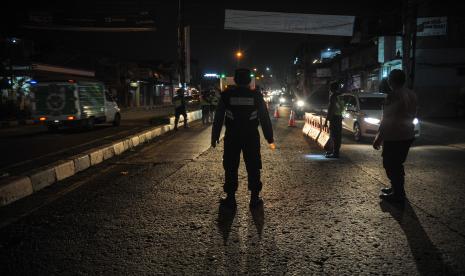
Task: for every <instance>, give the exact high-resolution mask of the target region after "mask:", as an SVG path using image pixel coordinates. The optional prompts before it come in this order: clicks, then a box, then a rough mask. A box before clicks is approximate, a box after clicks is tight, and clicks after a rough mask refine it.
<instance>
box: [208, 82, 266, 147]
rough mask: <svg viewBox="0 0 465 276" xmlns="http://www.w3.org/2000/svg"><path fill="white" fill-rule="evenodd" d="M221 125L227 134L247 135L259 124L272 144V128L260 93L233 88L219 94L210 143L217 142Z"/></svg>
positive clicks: (243, 88) (244, 88) (247, 89)
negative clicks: (224, 127)
mask: <svg viewBox="0 0 465 276" xmlns="http://www.w3.org/2000/svg"><path fill="white" fill-rule="evenodd" d="M223 124H224V125H225V126H226V129H227V132H231V133H237V134H248V133H251V132H252V131H254V132H255V131H256V130H257V127H258V125H259V124H260V125H261V127H262V130H263V135H264V136H265V139H266V140H267V141H268V143H273V141H274V140H273V128H272V126H271V120H270V116H269V114H268V110H267V108H266V104H265V101H264V100H263V96H262V94H261V93H258V92H256V91H254V90H251V89H249V88H247V87H234V88H231V89H227V90H226V91H224V92H223V93H221V98H220V99H219V103H218V107H217V109H216V113H215V120H214V122H213V129H212V141H217V140H218V139H219V137H220V134H221V129H222V127H223Z"/></svg>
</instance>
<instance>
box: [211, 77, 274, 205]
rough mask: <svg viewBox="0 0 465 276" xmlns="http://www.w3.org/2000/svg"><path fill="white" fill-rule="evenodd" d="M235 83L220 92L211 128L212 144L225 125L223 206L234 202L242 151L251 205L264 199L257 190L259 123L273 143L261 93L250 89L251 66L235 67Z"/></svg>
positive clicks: (214, 144) (214, 145) (259, 159)
mask: <svg viewBox="0 0 465 276" xmlns="http://www.w3.org/2000/svg"><path fill="white" fill-rule="evenodd" d="M234 81H235V83H236V85H237V86H236V87H232V88H228V89H227V90H226V91H224V92H223V93H221V97H220V99H219V103H218V108H217V109H216V114H215V120H214V123H213V129H212V139H211V145H212V147H216V145H217V144H218V143H219V139H220V133H221V129H222V127H223V123H224V124H225V125H226V133H225V137H224V154H223V167H224V171H225V183H224V186H223V189H224V192H225V193H226V194H227V196H226V197H225V198H222V199H221V203H222V204H225V205H226V206H230V207H235V206H236V197H235V194H236V190H237V186H238V169H239V162H240V156H241V151H242V154H243V157H244V161H245V167H246V169H247V175H248V188H249V190H250V191H251V197H250V207H251V208H255V207H258V206H259V205H261V204H262V203H263V201H262V199H261V198H260V196H259V194H260V191H261V189H262V182H261V181H260V170H261V168H262V161H261V156H260V134H259V132H258V125H259V124H260V125H261V127H262V130H263V135H264V136H265V139H266V140H267V141H268V143H269V144H273V141H274V140H273V128H272V126H271V120H270V116H269V114H268V110H267V108H266V104H265V101H264V100H263V96H262V94H261V93H257V92H256V91H255V90H251V89H250V82H251V77H250V70H249V69H237V70H236V72H235V75H234Z"/></svg>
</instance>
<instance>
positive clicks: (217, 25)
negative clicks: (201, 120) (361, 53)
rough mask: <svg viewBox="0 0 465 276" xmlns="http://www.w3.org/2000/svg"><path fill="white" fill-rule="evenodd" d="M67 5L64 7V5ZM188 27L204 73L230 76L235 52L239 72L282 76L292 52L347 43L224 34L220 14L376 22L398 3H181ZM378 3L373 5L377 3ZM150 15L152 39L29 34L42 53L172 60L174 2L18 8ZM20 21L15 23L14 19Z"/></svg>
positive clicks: (316, 38) (133, 35)
mask: <svg viewBox="0 0 465 276" xmlns="http://www.w3.org/2000/svg"><path fill="white" fill-rule="evenodd" d="M64 2H65V3H64ZM185 2H186V4H185V18H186V23H187V24H189V25H191V26H192V29H191V49H192V58H193V59H195V60H198V62H199V65H200V68H201V70H202V71H203V72H207V71H208V72H227V73H229V72H231V71H232V70H233V68H234V67H235V66H236V62H235V59H234V51H235V50H236V49H238V48H239V47H240V48H241V49H243V50H244V53H245V58H244V60H243V62H242V63H241V66H247V67H259V68H264V67H265V66H270V67H271V68H272V69H273V70H274V71H275V72H278V71H280V72H284V71H285V70H287V68H288V67H289V66H290V65H291V64H292V61H293V59H294V56H295V51H296V49H297V48H298V46H299V45H301V43H302V42H304V41H306V40H307V41H308V43H309V45H310V46H311V47H312V48H314V49H320V48H326V47H340V46H342V45H345V44H347V43H348V41H349V39H348V38H341V37H330V36H310V35H302V34H284V33H265V32H250V31H230V30H224V29H223V24H224V10H225V8H228V9H247V10H258V11H259V10H263V11H277V12H294V13H321V14H346V15H358V16H376V15H379V14H384V15H386V14H395V13H396V12H397V13H398V11H399V9H400V5H399V4H395V3H399V2H400V1H394V2H392V1H391V2H389V3H383V2H381V1H341V0H337V1H336V0H333V1H330V2H328V1H318V2H317V1H293V0H291V1H285V2H283V1H280V2H277V3H269V2H268V1H254V2H253V3H251V1H234V2H222V1H216V2H207V1H185ZM375 2H376V3H375ZM128 8H129V9H133V10H148V11H150V12H151V14H153V15H154V17H155V20H156V27H157V31H156V32H152V33H74V32H73V33H69V32H66V33H64V32H52V31H41V32H32V33H31V32H28V33H27V35H28V36H32V37H35V38H36V39H39V40H40V41H42V44H45V45H46V46H44V47H45V48H47V47H48V48H52V49H53V50H58V51H63V52H66V53H67V52H74V53H91V54H99V55H105V56H110V57H115V58H117V59H122V60H142V61H143V60H156V59H160V60H164V61H174V60H175V59H176V47H177V44H176V43H177V42H176V37H177V33H176V22H177V1H145V0H144V1H102V0H98V1H92V2H90V1H61V2H59V1H49V2H48V3H46V4H45V3H35V4H31V5H30V6H27V8H24V7H22V9H21V11H22V12H27V10H35V11H37V10H58V11H60V10H73V11H74V10H75V11H76V13H78V14H79V13H86V12H88V11H90V10H91V11H96V10H97V11H99V10H100V11H113V10H118V11H121V10H122V9H123V10H124V9H128ZM18 18H19V17H18Z"/></svg>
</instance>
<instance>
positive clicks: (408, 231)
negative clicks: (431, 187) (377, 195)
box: [380, 201, 454, 275]
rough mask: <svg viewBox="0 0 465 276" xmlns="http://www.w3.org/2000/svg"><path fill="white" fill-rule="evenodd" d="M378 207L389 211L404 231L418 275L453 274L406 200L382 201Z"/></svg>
mask: <svg viewBox="0 0 465 276" xmlns="http://www.w3.org/2000/svg"><path fill="white" fill-rule="evenodd" d="M380 207H381V210H382V211H383V212H387V213H390V214H391V216H392V217H393V218H394V219H395V220H396V221H397V222H398V223H399V225H400V227H401V228H402V230H403V231H404V233H405V236H406V238H407V241H408V243H409V246H410V250H411V252H412V255H413V257H414V259H415V262H416V265H417V269H418V272H419V274H420V275H435V274H436V275H454V273H453V270H452V269H451V268H450V267H449V265H447V264H446V263H444V260H443V258H442V255H441V252H440V251H439V250H438V249H437V247H436V246H435V245H434V244H433V242H432V241H431V240H430V238H429V237H428V234H427V233H426V232H425V230H424V229H423V226H422V225H421V223H420V221H419V220H418V217H417V215H416V213H415V210H414V209H413V208H412V206H411V205H410V203H409V202H408V201H406V202H405V203H394V204H390V203H386V202H384V201H382V202H380ZM392 238H394V237H392Z"/></svg>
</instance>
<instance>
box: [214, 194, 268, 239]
mask: <svg viewBox="0 0 465 276" xmlns="http://www.w3.org/2000/svg"><path fill="white" fill-rule="evenodd" d="M236 211H237V207H234V208H232V207H230V206H226V205H224V204H221V203H220V204H219V209H218V219H217V225H218V230H219V231H220V233H221V235H222V237H223V243H224V245H226V244H227V243H228V239H229V234H230V233H231V227H232V224H233V222H234V218H235V216H236ZM250 213H251V214H252V220H253V223H254V225H255V228H256V229H257V234H258V236H259V238H261V237H262V233H263V226H264V225H265V212H264V208H263V204H261V205H259V206H257V207H256V208H251V209H250Z"/></svg>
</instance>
